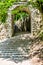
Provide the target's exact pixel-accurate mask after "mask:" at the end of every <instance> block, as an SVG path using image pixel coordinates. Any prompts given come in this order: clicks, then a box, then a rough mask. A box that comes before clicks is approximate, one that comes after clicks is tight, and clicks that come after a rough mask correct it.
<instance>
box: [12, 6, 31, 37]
mask: <svg viewBox="0 0 43 65" xmlns="http://www.w3.org/2000/svg"><path fill="white" fill-rule="evenodd" d="M16 8H18V7H16ZM16 8H15V9H16ZM21 12H22V13H25V14H28V15H27V16H24V17H22V18H20V19H18V20H17V21H16V22H14V18H15V16H16V15H17V14H16V13H15V14H12V22H13V24H12V28H13V35H12V36H14V35H15V34H16V33H18V32H19V33H20V32H24V33H31V14H30V11H29V9H28V8H27V7H23V8H22V9H20V10H19V11H18V12H17V13H21ZM21 15H22V14H21Z"/></svg>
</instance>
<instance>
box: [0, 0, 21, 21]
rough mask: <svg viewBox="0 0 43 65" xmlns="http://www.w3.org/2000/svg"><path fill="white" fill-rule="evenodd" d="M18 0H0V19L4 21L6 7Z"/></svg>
mask: <svg viewBox="0 0 43 65" xmlns="http://www.w3.org/2000/svg"><path fill="white" fill-rule="evenodd" d="M18 1H20V0H0V21H2V22H5V20H6V16H7V11H8V8H9V7H10V6H11V5H12V4H14V2H18Z"/></svg>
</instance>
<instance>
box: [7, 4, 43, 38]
mask: <svg viewBox="0 0 43 65" xmlns="http://www.w3.org/2000/svg"><path fill="white" fill-rule="evenodd" d="M21 5H23V6H25V5H26V3H20V4H17V5H13V6H11V7H10V8H9V10H8V18H7V32H8V37H12V35H13V32H14V28H13V24H14V22H13V15H12V14H11V11H12V10H14V9H15V8H17V7H19V6H21ZM22 10H23V11H26V12H28V13H30V18H31V35H33V36H37V35H38V33H39V32H40V31H41V28H40V27H42V26H43V24H42V16H41V13H40V11H39V10H38V9H36V8H33V7H32V6H30V5H29V6H27V7H25V8H23V9H22Z"/></svg>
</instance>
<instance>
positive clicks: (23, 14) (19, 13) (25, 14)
mask: <svg viewBox="0 0 43 65" xmlns="http://www.w3.org/2000/svg"><path fill="white" fill-rule="evenodd" d="M26 16H29V15H28V13H26V12H18V13H17V14H16V15H15V17H14V20H18V19H21V18H24V17H26Z"/></svg>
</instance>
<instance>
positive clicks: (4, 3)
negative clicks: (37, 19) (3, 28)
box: [0, 0, 43, 22]
mask: <svg viewBox="0 0 43 65" xmlns="http://www.w3.org/2000/svg"><path fill="white" fill-rule="evenodd" d="M19 1H21V0H0V21H2V22H5V20H6V17H7V12H8V8H9V7H10V6H12V5H13V4H14V2H19ZM28 1H29V0H28ZM33 1H34V0H30V1H29V2H28V4H32V5H33V6H34V7H38V8H39V9H40V10H42V12H43V0H36V2H33ZM17 12H18V11H16V12H15V13H17Z"/></svg>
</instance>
